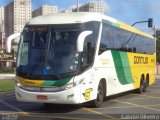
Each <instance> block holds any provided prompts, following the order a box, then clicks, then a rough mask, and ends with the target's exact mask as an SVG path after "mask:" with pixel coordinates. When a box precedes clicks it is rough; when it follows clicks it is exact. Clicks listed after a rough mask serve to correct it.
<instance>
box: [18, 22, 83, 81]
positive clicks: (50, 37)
mask: <svg viewBox="0 0 160 120" xmlns="http://www.w3.org/2000/svg"><path fill="white" fill-rule="evenodd" d="M83 29H84V25H82V24H76V25H57V26H56V25H53V26H52V25H50V26H49V25H48V26H31V25H30V26H26V27H25V28H24V30H23V32H22V34H21V40H20V45H19V50H18V58H17V74H18V76H22V77H27V78H32V79H54V77H53V76H55V77H56V79H60V78H62V76H70V75H73V74H75V73H76V72H77V71H78V68H79V65H80V64H79V63H80V58H79V56H80V55H79V53H78V52H77V51H76V42H77V38H78V36H79V34H80V33H81V32H82V31H83Z"/></svg>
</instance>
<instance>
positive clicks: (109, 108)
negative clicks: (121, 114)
mask: <svg viewBox="0 0 160 120" xmlns="http://www.w3.org/2000/svg"><path fill="white" fill-rule="evenodd" d="M144 106H146V107H155V106H160V104H155V105H144ZM136 107H139V106H133V105H132V106H126V107H106V108H93V109H99V110H101V109H102V110H105V109H123V108H126V109H127V108H136Z"/></svg>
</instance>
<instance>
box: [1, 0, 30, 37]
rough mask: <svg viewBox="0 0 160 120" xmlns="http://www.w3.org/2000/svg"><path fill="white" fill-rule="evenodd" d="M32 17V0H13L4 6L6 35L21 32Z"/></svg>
mask: <svg viewBox="0 0 160 120" xmlns="http://www.w3.org/2000/svg"><path fill="white" fill-rule="evenodd" d="M30 19H31V0H12V1H11V2H10V3H9V4H7V5H6V6H5V7H4V23H5V36H6V37H8V36H10V35H11V34H13V33H17V32H21V31H22V30H23V27H24V25H25V24H26V22H27V21H28V20H30Z"/></svg>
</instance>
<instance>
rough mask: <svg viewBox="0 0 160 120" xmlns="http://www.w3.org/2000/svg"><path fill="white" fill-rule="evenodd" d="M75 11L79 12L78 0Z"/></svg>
mask: <svg viewBox="0 0 160 120" xmlns="http://www.w3.org/2000/svg"><path fill="white" fill-rule="evenodd" d="M77 12H79V0H77Z"/></svg>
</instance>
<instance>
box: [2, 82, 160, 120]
mask: <svg viewBox="0 0 160 120" xmlns="http://www.w3.org/2000/svg"><path fill="white" fill-rule="evenodd" d="M108 119H113V120H116V119H117V120H121V119H127V120H128V119H134V120H135V119H143V120H149V119H151V120H158V119H160V80H156V83H155V84H154V85H152V86H150V87H148V90H147V92H146V93H143V94H137V93H135V92H134V91H130V92H127V93H123V94H120V95H116V96H112V97H108V98H106V99H105V101H104V103H103V105H102V106H101V107H100V108H90V106H89V105H88V104H82V105H54V104H53V105H50V106H45V105H43V104H41V103H21V102H17V101H16V99H15V95H14V92H3V93H0V120H108Z"/></svg>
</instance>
